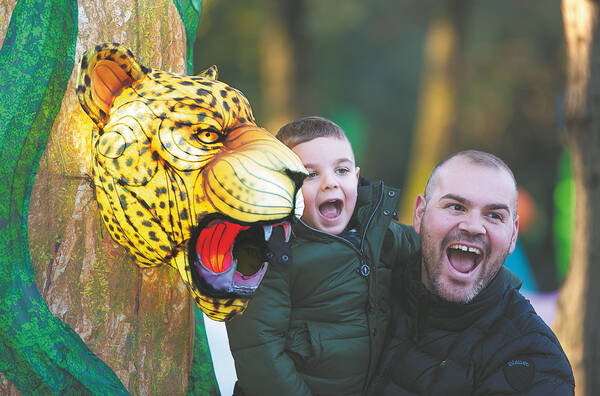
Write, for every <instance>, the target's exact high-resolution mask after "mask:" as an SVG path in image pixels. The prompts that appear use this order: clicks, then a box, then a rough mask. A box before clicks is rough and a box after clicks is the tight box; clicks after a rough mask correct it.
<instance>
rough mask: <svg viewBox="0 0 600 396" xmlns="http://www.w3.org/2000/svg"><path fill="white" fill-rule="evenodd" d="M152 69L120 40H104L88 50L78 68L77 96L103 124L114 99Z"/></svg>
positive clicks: (91, 115)
mask: <svg viewBox="0 0 600 396" xmlns="http://www.w3.org/2000/svg"><path fill="white" fill-rule="evenodd" d="M149 72H150V69H148V68H146V67H144V66H142V65H140V64H139V63H138V62H137V61H136V60H135V58H134V56H133V54H132V53H131V51H130V50H129V49H128V48H126V47H124V46H122V45H120V44H108V43H107V44H102V45H98V46H96V47H95V48H93V49H90V50H88V51H86V52H85V53H84V54H83V56H82V57H81V61H80V62H79V68H78V71H77V97H78V99H79V103H81V107H83V110H85V112H86V113H87V114H88V116H90V118H91V119H92V121H94V123H95V124H97V125H98V126H99V127H103V126H104V125H106V124H107V123H108V121H109V119H110V109H111V107H112V105H113V101H114V99H115V98H116V97H117V96H119V94H120V93H121V91H122V90H123V89H125V88H128V87H131V86H132V85H133V84H134V83H136V82H138V81H140V80H142V79H143V78H144V77H145V76H146V74H148V73H149Z"/></svg>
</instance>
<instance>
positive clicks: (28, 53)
mask: <svg viewBox="0 0 600 396" xmlns="http://www.w3.org/2000/svg"><path fill="white" fill-rule="evenodd" d="M76 39H77V1H75V0H69V1H65V0H20V1H19V2H18V3H17V5H16V6H15V9H14V11H13V14H12V17H11V21H10V25H9V27H8V30H7V34H6V38H5V40H4V44H3V46H2V49H1V50H0V70H2V73H0V97H1V102H0V351H1V352H0V371H1V372H3V373H4V374H5V375H6V377H7V378H8V379H9V380H10V381H11V382H12V383H13V384H14V385H15V386H16V387H17V389H19V391H20V392H21V393H22V394H25V395H27V394H35V395H40V394H42V395H43V394H73V395H74V394H77V395H84V394H111V395H119V394H127V391H126V390H125V388H124V387H123V385H122V384H121V382H120V381H119V379H118V378H117V376H116V375H115V374H114V373H113V372H112V370H111V369H110V368H109V367H108V366H107V365H106V364H105V363H104V362H102V361H101V360H100V359H99V358H98V357H96V356H95V355H94V354H93V353H92V352H90V350H89V349H88V348H87V346H86V345H85V344H84V343H83V341H82V340H81V338H80V337H79V336H78V335H77V334H76V333H75V332H74V331H73V330H72V329H71V328H70V327H69V326H68V325H66V324H65V323H63V322H62V321H60V320H59V319H58V318H55V317H54V316H53V315H52V314H51V313H50V311H49V310H48V307H47V306H46V303H45V302H44V300H43V298H42V296H41V295H40V293H39V291H38V289H37V287H36V285H35V278H34V271H33V267H32V264H31V257H30V256H29V243H28V211H29V199H30V195H31V191H32V188H33V181H34V178H35V174H36V172H37V169H38V167H39V160H40V157H41V155H42V153H43V152H44V150H45V148H46V144H47V142H48V136H49V134H50V131H51V129H52V125H53V123H54V119H55V117H56V114H57V113H58V110H59V108H60V105H61V101H62V97H63V95H64V92H65V90H66V87H67V83H68V80H69V77H70V75H71V71H72V69H73V62H74V57H75V43H76Z"/></svg>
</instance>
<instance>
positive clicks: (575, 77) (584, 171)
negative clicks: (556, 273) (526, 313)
mask: <svg viewBox="0 0 600 396" xmlns="http://www.w3.org/2000/svg"><path fill="white" fill-rule="evenodd" d="M562 11H563V19H564V27H565V35H566V43H567V86H566V93H565V109H564V115H565V124H566V128H567V132H568V137H569V146H570V149H571V152H572V163H573V175H574V179H575V195H576V200H575V203H576V209H575V235H574V237H573V248H572V253H571V261H570V264H569V272H568V274H567V279H566V281H565V283H564V285H563V288H562V290H561V293H560V298H559V301H558V310H557V314H556V318H555V321H554V323H555V325H554V327H555V331H556V334H557V336H558V338H559V339H560V341H561V344H562V345H563V347H564V349H565V352H566V353H567V356H568V357H569V360H570V361H571V365H572V367H573V371H574V374H575V384H576V389H577V394H578V395H597V394H600V377H599V376H598V371H599V370H600V349H599V345H598V344H599V341H600V331H599V330H600V328H599V327H600V316H599V313H600V311H599V310H598V305H597V302H598V301H600V288H598V285H597V283H598V281H599V280H600V266H598V259H599V258H600V206H599V205H598V202H600V161H599V159H600V102H599V101H598V96H599V95H600V41H599V39H600V37H599V36H598V34H599V32H598V17H599V16H600V15H599V9H598V3H597V2H596V1H590V0H563V2H562Z"/></svg>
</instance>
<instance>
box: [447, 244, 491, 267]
mask: <svg viewBox="0 0 600 396" xmlns="http://www.w3.org/2000/svg"><path fill="white" fill-rule="evenodd" d="M446 256H447V257H448V261H449V262H450V265H451V266H452V268H454V269H455V270H456V271H458V272H460V273H463V274H468V273H469V272H471V271H473V270H474V269H475V268H477V266H478V265H479V264H480V263H481V262H482V261H483V254H482V252H481V249H479V248H476V247H472V246H467V245H463V244H460V243H454V244H452V245H450V246H448V248H447V249H446Z"/></svg>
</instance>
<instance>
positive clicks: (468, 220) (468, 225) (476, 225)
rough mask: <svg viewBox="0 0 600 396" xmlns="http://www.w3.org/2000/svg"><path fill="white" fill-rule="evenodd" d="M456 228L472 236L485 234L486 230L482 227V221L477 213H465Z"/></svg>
mask: <svg viewBox="0 0 600 396" xmlns="http://www.w3.org/2000/svg"><path fill="white" fill-rule="evenodd" d="M458 228H459V229H460V230H461V231H464V232H468V233H469V234H472V235H479V234H485V233H486V229H485V227H484V226H483V219H482V218H481V215H480V214H479V213H477V212H469V213H467V214H466V215H465V216H464V217H463V219H462V221H461V222H460V223H459V225H458Z"/></svg>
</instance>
